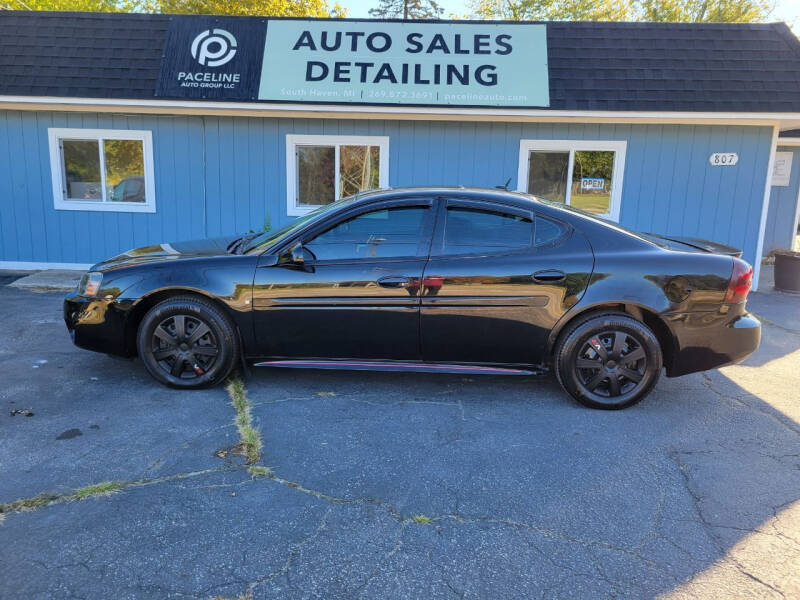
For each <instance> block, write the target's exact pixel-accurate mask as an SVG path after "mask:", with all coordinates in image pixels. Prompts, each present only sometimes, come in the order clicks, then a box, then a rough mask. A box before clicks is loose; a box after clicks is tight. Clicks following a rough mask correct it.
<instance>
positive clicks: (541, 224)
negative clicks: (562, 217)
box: [534, 215, 567, 246]
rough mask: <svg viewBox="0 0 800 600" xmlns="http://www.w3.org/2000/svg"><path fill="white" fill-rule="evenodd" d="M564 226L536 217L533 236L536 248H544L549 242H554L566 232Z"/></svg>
mask: <svg viewBox="0 0 800 600" xmlns="http://www.w3.org/2000/svg"><path fill="white" fill-rule="evenodd" d="M566 230H567V227H566V225H562V224H561V223H556V222H555V221H551V220H550V219H546V218H544V217H540V216H539V215H536V233H535V234H534V243H535V244H536V245H537V246H544V245H545V244H549V243H550V242H554V241H555V240H557V239H558V238H560V237H561V236H562V235H564V233H565V232H566Z"/></svg>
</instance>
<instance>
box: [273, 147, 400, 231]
mask: <svg viewBox="0 0 800 600" xmlns="http://www.w3.org/2000/svg"><path fill="white" fill-rule="evenodd" d="M297 146H333V147H334V148H335V155H336V160H335V163H334V165H335V166H334V168H335V169H336V172H335V179H334V182H335V183H334V186H335V187H334V201H335V200H338V199H339V148H340V146H378V148H379V149H380V150H379V151H380V158H379V161H378V187H379V188H387V187H389V137H388V136H364V135H296V134H288V135H287V136H286V214H287V215H288V216H290V217H299V216H302V215H305V214H308V213H310V212H311V211H313V210H316V209H317V208H319V207H318V206H300V205H299V203H298V202H297V200H298V198H297V177H298V176H299V173H298V169H297V152H296V149H297Z"/></svg>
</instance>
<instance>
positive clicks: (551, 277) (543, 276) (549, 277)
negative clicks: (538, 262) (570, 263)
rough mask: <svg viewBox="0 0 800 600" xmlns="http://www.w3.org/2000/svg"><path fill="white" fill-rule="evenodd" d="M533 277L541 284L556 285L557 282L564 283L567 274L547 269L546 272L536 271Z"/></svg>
mask: <svg viewBox="0 0 800 600" xmlns="http://www.w3.org/2000/svg"><path fill="white" fill-rule="evenodd" d="M531 277H532V278H533V280H534V281H538V282H539V283H554V282H556V281H564V279H565V278H566V277H567V274H566V273H564V271H559V270H558V269H545V270H544V271H536V273H534V274H533V275H531Z"/></svg>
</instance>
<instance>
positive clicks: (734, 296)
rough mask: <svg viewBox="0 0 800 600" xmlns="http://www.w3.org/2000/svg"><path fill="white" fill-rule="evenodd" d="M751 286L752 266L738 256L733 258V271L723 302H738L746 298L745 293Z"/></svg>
mask: <svg viewBox="0 0 800 600" xmlns="http://www.w3.org/2000/svg"><path fill="white" fill-rule="evenodd" d="M752 286H753V267H751V266H750V265H748V264H747V263H746V262H744V261H743V260H739V259H738V258H734V259H733V273H732V274H731V280H730V282H728V291H727V292H726V294H725V302H730V303H740V302H744V301H745V300H747V294H748V292H749V291H750V288H751V287H752Z"/></svg>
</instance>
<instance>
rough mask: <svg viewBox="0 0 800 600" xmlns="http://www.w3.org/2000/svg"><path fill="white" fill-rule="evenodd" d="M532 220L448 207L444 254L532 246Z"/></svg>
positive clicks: (517, 248) (514, 215)
mask: <svg viewBox="0 0 800 600" xmlns="http://www.w3.org/2000/svg"><path fill="white" fill-rule="evenodd" d="M532 233H533V227H532V222H531V219H529V218H527V217H523V216H520V215H516V214H511V213H506V212H502V211H500V210H487V209H480V208H467V207H461V206H448V207H447V216H446V218H445V226H444V245H443V248H442V253H443V254H480V253H494V252H508V251H512V250H522V249H525V248H529V247H530V245H531V235H532Z"/></svg>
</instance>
